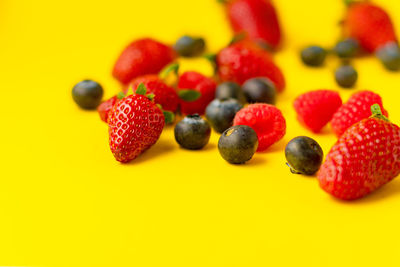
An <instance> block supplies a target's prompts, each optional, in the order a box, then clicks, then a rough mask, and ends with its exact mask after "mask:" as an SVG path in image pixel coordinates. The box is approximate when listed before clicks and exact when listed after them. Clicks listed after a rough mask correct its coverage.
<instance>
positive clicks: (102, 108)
mask: <svg viewBox="0 0 400 267" xmlns="http://www.w3.org/2000/svg"><path fill="white" fill-rule="evenodd" d="M117 102H118V98H117V96H113V97H111V98H110V99H108V100H106V101H103V102H102V103H101V104H100V105H99V106H98V107H97V112H98V113H99V115H100V119H101V120H102V121H104V122H107V120H108V117H109V113H110V111H111V109H112V108H113V107H114V105H115V104H116V103H117Z"/></svg>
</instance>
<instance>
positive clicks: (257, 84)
mask: <svg viewBox="0 0 400 267" xmlns="http://www.w3.org/2000/svg"><path fill="white" fill-rule="evenodd" d="M242 88H243V92H244V95H245V96H246V99H247V102H248V103H267V104H271V105H275V103H276V89H275V84H274V83H273V82H271V81H270V80H269V79H268V78H252V79H249V80H247V81H246V82H245V83H244V84H243V86H242Z"/></svg>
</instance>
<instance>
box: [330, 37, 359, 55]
mask: <svg viewBox="0 0 400 267" xmlns="http://www.w3.org/2000/svg"><path fill="white" fill-rule="evenodd" d="M359 49H360V45H359V44H358V41H357V40H355V39H353V38H347V39H344V40H342V41H339V42H338V43H337V44H336V46H335V49H334V51H335V53H336V55H337V56H338V57H340V58H351V57H354V56H356V55H357V54H358V52H359Z"/></svg>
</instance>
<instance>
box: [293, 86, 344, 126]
mask: <svg viewBox="0 0 400 267" xmlns="http://www.w3.org/2000/svg"><path fill="white" fill-rule="evenodd" d="M293 105H294V109H295V110H296V112H297V119H298V120H299V121H300V122H301V123H302V124H303V125H304V126H306V127H307V128H309V129H310V130H311V131H313V132H314V133H318V132H319V131H321V129H322V128H323V127H324V126H325V125H326V124H327V123H328V122H329V121H330V120H331V119H332V116H333V114H334V113H335V112H336V111H337V110H338V108H339V107H340V106H341V105H342V99H341V98H340V96H339V94H338V93H337V92H334V91H331V90H316V91H311V92H308V93H305V94H302V95H300V96H298V97H297V98H296V100H295V101H294V104H293Z"/></svg>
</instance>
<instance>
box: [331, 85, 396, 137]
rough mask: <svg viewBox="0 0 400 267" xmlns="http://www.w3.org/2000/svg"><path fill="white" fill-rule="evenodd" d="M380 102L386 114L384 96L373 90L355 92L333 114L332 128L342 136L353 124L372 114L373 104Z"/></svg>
mask: <svg viewBox="0 0 400 267" xmlns="http://www.w3.org/2000/svg"><path fill="white" fill-rule="evenodd" d="M373 104H378V105H379V106H380V107H381V110H382V112H383V114H384V115H385V116H387V115H388V113H387V111H386V110H385V109H384V108H383V105H382V98H381V97H380V96H379V95H377V94H375V93H373V92H371V91H361V92H358V93H355V94H353V95H352V96H351V97H350V99H349V100H348V101H347V103H345V104H343V105H342V106H341V107H340V108H339V109H338V110H337V111H336V113H335V114H334V115H333V117H332V120H331V124H332V130H333V132H334V133H335V134H336V135H337V136H341V135H342V134H343V133H344V131H346V129H347V128H349V127H350V126H352V125H353V124H355V123H357V122H359V121H361V120H362V119H366V118H368V117H369V116H371V106H372V105H373Z"/></svg>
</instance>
